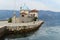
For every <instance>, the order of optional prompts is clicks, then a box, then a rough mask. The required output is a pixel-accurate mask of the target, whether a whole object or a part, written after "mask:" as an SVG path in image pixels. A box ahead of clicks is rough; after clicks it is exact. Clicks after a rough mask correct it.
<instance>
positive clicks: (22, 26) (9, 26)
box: [0, 21, 43, 37]
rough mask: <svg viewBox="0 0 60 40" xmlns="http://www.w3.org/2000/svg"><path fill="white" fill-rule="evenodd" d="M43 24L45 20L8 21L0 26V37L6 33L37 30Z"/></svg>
mask: <svg viewBox="0 0 60 40" xmlns="http://www.w3.org/2000/svg"><path fill="white" fill-rule="evenodd" d="M42 24H43V21H34V22H29V23H6V24H3V25H1V24H0V25H1V26H2V27H0V37H2V36H3V35H5V34H6V33H9V34H14V33H16V32H18V33H29V32H33V31H35V30H37V29H38V28H39V27H41V25H42Z"/></svg>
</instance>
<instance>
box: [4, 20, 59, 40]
mask: <svg viewBox="0 0 60 40" xmlns="http://www.w3.org/2000/svg"><path fill="white" fill-rule="evenodd" d="M59 25H60V21H57V22H56V21H55V22H54V21H53V22H52V21H45V22H44V24H43V25H42V26H41V27H40V28H39V30H37V31H36V32H35V33H33V34H32V35H30V36H27V37H18V38H5V39H4V40H60V26H59Z"/></svg>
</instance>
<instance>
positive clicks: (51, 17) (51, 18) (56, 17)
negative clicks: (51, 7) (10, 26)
mask: <svg viewBox="0 0 60 40" xmlns="http://www.w3.org/2000/svg"><path fill="white" fill-rule="evenodd" d="M14 12H16V15H17V17H18V16H19V15H20V14H19V11H16V10H0V20H6V19H8V18H10V17H12V16H13V13H14ZM38 16H39V17H38V18H39V19H40V20H43V21H44V23H45V24H46V25H48V26H51V25H54V26H56V25H60V12H53V11H44V10H40V11H39V12H38ZM44 26H45V25H44Z"/></svg>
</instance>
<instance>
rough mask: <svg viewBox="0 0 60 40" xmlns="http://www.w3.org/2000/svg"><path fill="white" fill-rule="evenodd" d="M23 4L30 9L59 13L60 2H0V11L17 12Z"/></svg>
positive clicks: (16, 0) (50, 0) (2, 0)
mask: <svg viewBox="0 0 60 40" xmlns="http://www.w3.org/2000/svg"><path fill="white" fill-rule="evenodd" d="M24 3H25V4H26V5H27V6H28V7H29V8H30V9H38V10H51V11H60V0H0V10H19V9H20V6H21V5H23V4H24Z"/></svg>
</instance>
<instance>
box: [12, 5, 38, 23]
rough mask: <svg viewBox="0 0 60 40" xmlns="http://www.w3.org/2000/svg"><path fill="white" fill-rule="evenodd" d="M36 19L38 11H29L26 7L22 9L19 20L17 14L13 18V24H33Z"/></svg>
mask: <svg viewBox="0 0 60 40" xmlns="http://www.w3.org/2000/svg"><path fill="white" fill-rule="evenodd" d="M34 17H38V11H37V10H35V9H34V10H29V8H27V7H26V6H25V5H24V6H22V7H20V16H19V17H18V18H17V17H16V13H14V15H13V17H12V23H27V22H32V21H33V19H34Z"/></svg>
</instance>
